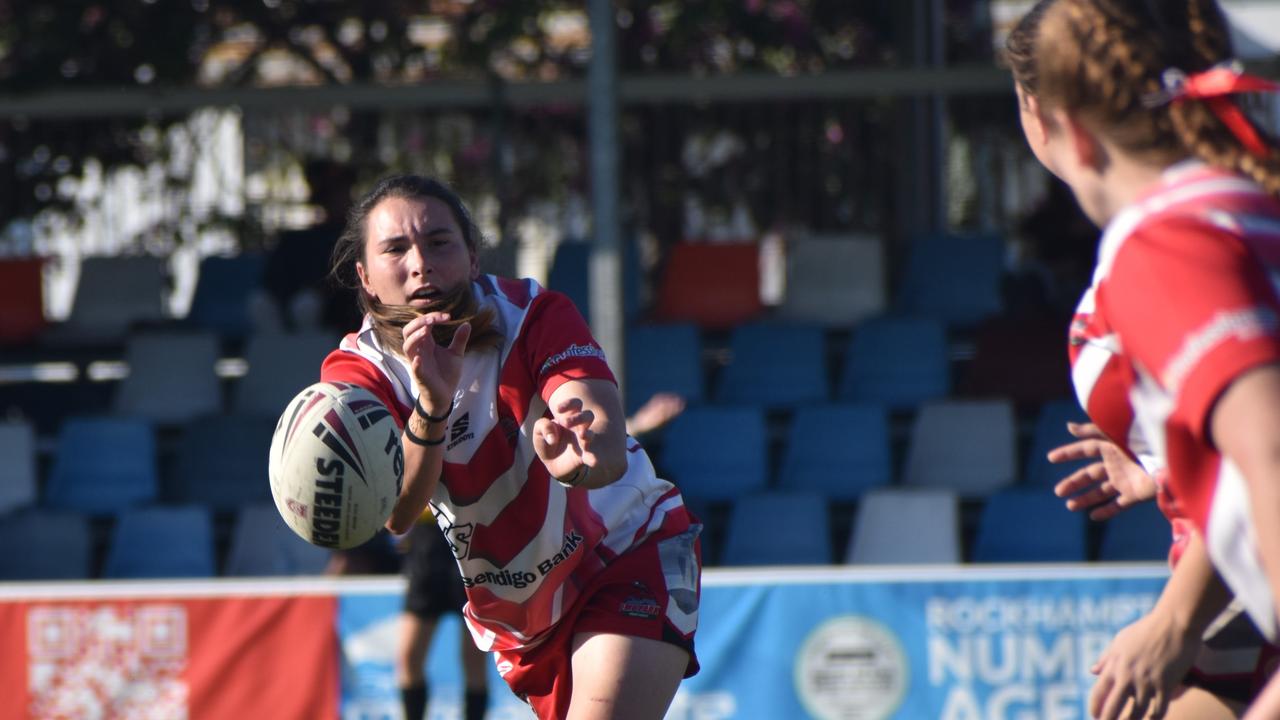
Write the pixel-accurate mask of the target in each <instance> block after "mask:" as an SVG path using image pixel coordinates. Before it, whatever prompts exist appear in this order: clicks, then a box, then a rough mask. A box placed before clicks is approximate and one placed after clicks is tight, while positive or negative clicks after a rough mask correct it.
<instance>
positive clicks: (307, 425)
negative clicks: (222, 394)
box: [268, 382, 404, 548]
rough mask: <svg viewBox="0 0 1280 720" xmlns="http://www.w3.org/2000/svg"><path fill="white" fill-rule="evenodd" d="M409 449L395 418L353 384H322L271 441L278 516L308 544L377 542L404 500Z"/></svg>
mask: <svg viewBox="0 0 1280 720" xmlns="http://www.w3.org/2000/svg"><path fill="white" fill-rule="evenodd" d="M403 474H404V448H402V447H401V446H400V429H399V428H398V427H397V425H396V421H395V418H393V417H392V416H391V411H390V410H388V409H387V406H386V405H384V404H383V403H382V401H381V400H379V399H378V398H377V397H376V396H374V394H373V393H371V392H369V391H368V390H365V389H364V388H362V387H358V386H356V385H350V384H347V383H326V382H321V383H316V384H314V385H311V386H310V387H308V388H306V389H304V390H303V391H302V392H300V393H298V394H297V395H296V396H295V397H294V398H293V400H291V401H290V402H289V404H288V405H287V406H286V407H285V410H284V414H282V415H281V416H280V421H279V422H278V423H276V431H275V435H274V436H273V437H272V438H271V460H270V463H269V466H268V476H269V477H270V479H271V496H272V497H273V498H275V501H276V509H277V510H279V511H280V516H281V517H283V518H284V521H285V523H286V524H288V526H289V527H290V528H291V529H292V530H293V531H294V532H295V533H297V534H298V535H299V536H301V537H302V539H303V540H306V541H307V542H309V543H311V544H313V545H319V546H321V547H327V548H351V547H355V546H357V545H359V544H361V543H363V542H365V541H367V540H369V539H370V538H372V537H373V536H374V534H375V533H376V532H378V528H381V527H382V526H383V524H385V523H386V521H387V517H388V516H390V515H391V508H393V507H394V506H395V504H396V498H398V497H399V496H400V482H401V477H402V476H403Z"/></svg>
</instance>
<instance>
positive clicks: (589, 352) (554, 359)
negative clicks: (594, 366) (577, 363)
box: [538, 343, 605, 375]
mask: <svg viewBox="0 0 1280 720" xmlns="http://www.w3.org/2000/svg"><path fill="white" fill-rule="evenodd" d="M583 357H589V358H596V359H597V360H604V359H605V358H604V351H603V350H601V349H600V348H598V347H596V346H595V345H579V344H577V343H574V344H572V345H570V346H569V347H567V348H565V349H564V350H561V351H560V352H558V353H556V354H555V355H552V356H551V357H549V358H547V361H546V362H544V363H542V368H541V369H539V370H538V374H539V375H545V374H546V373H547V371H548V370H550V369H551V368H553V367H555V366H556V365H559V364H560V363H562V362H564V361H565V360H568V359H569V358H583Z"/></svg>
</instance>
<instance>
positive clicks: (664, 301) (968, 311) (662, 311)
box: [551, 234, 1005, 329]
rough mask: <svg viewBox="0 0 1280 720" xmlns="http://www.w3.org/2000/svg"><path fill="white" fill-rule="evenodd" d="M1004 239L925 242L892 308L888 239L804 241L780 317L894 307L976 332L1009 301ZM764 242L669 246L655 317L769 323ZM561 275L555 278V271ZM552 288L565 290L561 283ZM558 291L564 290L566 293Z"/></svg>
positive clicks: (826, 321) (836, 318)
mask: <svg viewBox="0 0 1280 720" xmlns="http://www.w3.org/2000/svg"><path fill="white" fill-rule="evenodd" d="M1004 256H1005V249H1004V241H1003V239H1002V238H1000V237H998V236H993V235H976V236H960V235H947V234H944V235H936V236H930V237H923V238H918V239H916V240H915V241H914V242H913V243H912V244H911V247H910V249H909V256H908V258H907V263H906V266H905V269H904V271H903V273H902V277H901V282H900V283H899V291H898V293H897V294H896V297H895V298H894V302H893V305H892V308H890V307H889V304H888V303H887V302H886V296H887V293H886V292H885V288H886V280H885V279H886V277H887V275H888V273H887V270H886V267H885V262H884V247H883V243H882V242H881V241H880V240H879V239H878V238H874V237H859V236H845V237H798V238H792V239H790V240H788V242H787V248H786V268H785V277H786V288H785V293H784V296H783V301H782V305H781V307H780V308H779V312H778V315H779V317H781V318H784V319H786V320H790V321H793V322H799V323H810V324H821V325H826V326H841V325H852V324H854V323H856V322H859V321H861V320H862V319H863V318H865V317H868V316H871V315H875V314H880V313H882V312H885V311H886V310H889V309H893V310H894V311H896V312H898V313H902V314H907V315H919V316H924V317H930V318H933V319H936V320H938V321H940V322H942V323H943V324H945V325H946V326H947V327H949V328H951V327H971V326H973V325H975V324H977V323H978V322H980V321H981V320H983V319H984V318H987V317H990V316H992V315H995V314H998V313H999V312H1000V310H1001V307H1002V305H1003V301H1002V297H1001V277H1002V274H1003V272H1004ZM760 262H761V260H760V246H759V245H757V244H756V243H729V244H704V243H677V244H675V245H674V246H672V247H671V248H669V249H668V252H667V256H666V258H665V263H666V264H665V267H664V269H663V274H662V278H661V280H660V282H659V284H658V288H657V291H656V300H655V303H654V311H653V314H654V317H655V318H656V319H658V320H660V321H665V322H691V323H694V324H696V325H698V326H700V327H704V328H719V329H726V328H731V327H735V326H737V325H740V324H743V323H748V322H752V321H755V320H759V319H761V318H762V317H763V316H764V315H765V313H766V308H765V306H764V304H763V302H762V301H761V297H760V290H759V288H760ZM553 277H554V272H553ZM551 287H553V288H556V287H557V286H556V284H555V283H554V282H552V283H551ZM557 289H558V288H557Z"/></svg>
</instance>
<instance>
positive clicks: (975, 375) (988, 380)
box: [955, 313, 1072, 406]
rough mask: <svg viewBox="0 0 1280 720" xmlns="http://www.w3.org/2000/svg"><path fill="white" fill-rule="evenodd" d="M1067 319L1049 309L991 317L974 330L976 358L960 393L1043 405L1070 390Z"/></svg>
mask: <svg viewBox="0 0 1280 720" xmlns="http://www.w3.org/2000/svg"><path fill="white" fill-rule="evenodd" d="M1066 334H1067V333H1066V323H1064V322H1063V321H1062V320H1061V319H1060V318H1059V317H1058V316H1057V315H1055V314H1050V313H1028V314H1027V315H1019V316H1011V315H1009V314H1005V315H1000V316H998V317H993V318H989V319H987V320H986V321H984V322H983V323H982V324H981V325H980V326H979V327H978V328H977V330H976V331H975V332H974V333H973V358H972V359H971V360H970V361H969V362H968V363H966V364H965V365H964V372H963V373H962V374H961V376H960V378H959V381H958V382H957V384H956V388H955V393H956V394H957V395H961V396H965V397H993V396H999V397H1005V398H1009V399H1010V400H1012V401H1014V402H1015V403H1017V404H1019V405H1032V406H1034V405H1041V404H1043V403H1046V402H1051V401H1054V400H1057V399H1059V398H1063V397H1067V396H1069V395H1071V392H1072V389H1071V367H1070V363H1069V362H1068V361H1067V338H1066Z"/></svg>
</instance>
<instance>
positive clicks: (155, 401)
mask: <svg viewBox="0 0 1280 720" xmlns="http://www.w3.org/2000/svg"><path fill="white" fill-rule="evenodd" d="M125 361H126V362H128V364H129V376H128V377H126V378H125V379H124V380H123V381H121V383H120V387H119V389H118V390H117V391H116V398H115V413H116V414H117V415H132V416H136V417H142V418H146V419H148V420H150V421H152V422H154V423H157V424H162V425H177V424H181V423H184V422H188V421H190V420H192V419H194V418H197V417H201V416H204V415H209V414H212V413H216V412H218V411H219V410H221V409H222V385H221V382H220V381H219V380H218V376H217V374H216V373H215V372H214V365H215V364H216V363H217V361H218V338H217V337H216V336H214V334H213V333H211V332H206V331H199V332H191V331H187V332H180V333H154V332H147V333H140V334H137V335H134V336H132V337H130V338H129V343H128V347H127V348H126V350H125Z"/></svg>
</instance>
